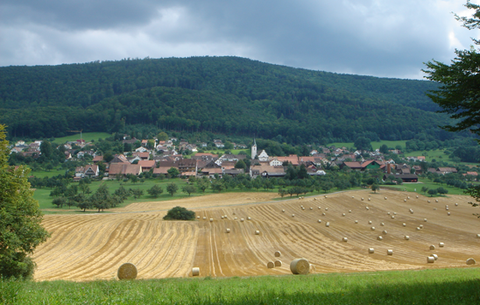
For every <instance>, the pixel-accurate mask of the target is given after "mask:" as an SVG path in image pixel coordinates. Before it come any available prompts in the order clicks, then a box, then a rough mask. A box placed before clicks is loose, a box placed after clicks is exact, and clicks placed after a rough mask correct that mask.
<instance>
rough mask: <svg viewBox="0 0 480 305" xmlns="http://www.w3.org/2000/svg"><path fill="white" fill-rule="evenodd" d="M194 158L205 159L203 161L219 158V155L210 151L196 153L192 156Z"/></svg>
mask: <svg viewBox="0 0 480 305" xmlns="http://www.w3.org/2000/svg"><path fill="white" fill-rule="evenodd" d="M192 159H194V160H203V161H215V160H217V159H218V155H215V154H210V153H196V154H195V156H193V157H192Z"/></svg>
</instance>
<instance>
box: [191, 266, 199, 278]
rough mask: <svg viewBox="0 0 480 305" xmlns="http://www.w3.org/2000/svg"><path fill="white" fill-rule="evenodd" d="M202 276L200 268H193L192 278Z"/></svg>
mask: <svg viewBox="0 0 480 305" xmlns="http://www.w3.org/2000/svg"><path fill="white" fill-rule="evenodd" d="M199 275H200V268H199V267H193V268H192V276H199Z"/></svg>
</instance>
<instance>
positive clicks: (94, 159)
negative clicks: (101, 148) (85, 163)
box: [92, 156, 103, 164]
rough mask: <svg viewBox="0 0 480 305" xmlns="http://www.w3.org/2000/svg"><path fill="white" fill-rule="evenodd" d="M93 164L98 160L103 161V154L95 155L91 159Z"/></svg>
mask: <svg viewBox="0 0 480 305" xmlns="http://www.w3.org/2000/svg"><path fill="white" fill-rule="evenodd" d="M92 162H93V164H97V163H98V162H103V156H95V157H93V160H92Z"/></svg>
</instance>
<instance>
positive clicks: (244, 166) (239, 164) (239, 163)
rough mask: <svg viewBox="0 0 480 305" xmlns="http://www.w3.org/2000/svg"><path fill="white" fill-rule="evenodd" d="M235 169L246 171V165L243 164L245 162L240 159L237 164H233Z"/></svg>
mask: <svg viewBox="0 0 480 305" xmlns="http://www.w3.org/2000/svg"><path fill="white" fill-rule="evenodd" d="M235 168H243V169H246V168H247V165H246V164H245V162H244V161H243V160H242V159H240V160H238V161H237V163H235Z"/></svg>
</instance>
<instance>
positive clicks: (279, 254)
mask: <svg viewBox="0 0 480 305" xmlns="http://www.w3.org/2000/svg"><path fill="white" fill-rule="evenodd" d="M274 255H275V257H280V256H282V252H280V251H275V254H274Z"/></svg>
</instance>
